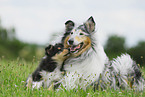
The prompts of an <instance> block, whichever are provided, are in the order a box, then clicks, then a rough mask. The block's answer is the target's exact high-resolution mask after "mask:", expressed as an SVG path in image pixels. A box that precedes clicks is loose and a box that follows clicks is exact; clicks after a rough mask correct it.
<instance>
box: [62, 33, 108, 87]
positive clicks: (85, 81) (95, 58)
mask: <svg viewBox="0 0 145 97" xmlns="http://www.w3.org/2000/svg"><path fill="white" fill-rule="evenodd" d="M93 36H94V35H93ZM93 41H94V40H93ZM95 44H96V45H94V49H95V50H96V51H94V50H93V48H92V47H91V48H90V49H89V50H87V51H85V52H84V53H83V54H82V55H81V56H79V57H77V58H71V59H68V60H66V62H65V65H64V68H65V70H66V75H65V76H64V80H63V82H62V85H63V86H64V87H65V88H66V89H73V88H78V86H80V88H83V89H86V87H87V86H88V85H90V84H92V82H95V81H97V80H98V79H99V76H100V74H101V73H102V72H103V70H104V68H105V63H107V62H108V58H107V56H106V54H105V52H104V49H103V47H102V46H101V45H100V44H99V43H98V41H96V43H95Z"/></svg>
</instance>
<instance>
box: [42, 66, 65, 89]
mask: <svg viewBox="0 0 145 97" xmlns="http://www.w3.org/2000/svg"><path fill="white" fill-rule="evenodd" d="M41 75H42V79H43V82H44V87H46V88H47V87H49V86H50V85H51V84H52V82H53V81H59V80H60V79H61V78H62V72H61V71H60V67H59V66H58V67H57V68H56V69H55V70H54V71H53V72H46V71H42V72H41Z"/></svg>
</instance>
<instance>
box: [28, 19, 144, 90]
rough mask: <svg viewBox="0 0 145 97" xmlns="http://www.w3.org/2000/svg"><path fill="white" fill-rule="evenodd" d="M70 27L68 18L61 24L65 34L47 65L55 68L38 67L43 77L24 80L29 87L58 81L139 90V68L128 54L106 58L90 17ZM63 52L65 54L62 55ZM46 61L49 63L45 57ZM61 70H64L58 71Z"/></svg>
mask: <svg viewBox="0 0 145 97" xmlns="http://www.w3.org/2000/svg"><path fill="white" fill-rule="evenodd" d="M74 26H75V24H74V23H73V21H71V20H69V21H67V22H66V23H65V33H64V35H63V37H62V39H61V43H62V44H63V50H62V51H61V53H58V52H55V53H54V54H53V56H51V57H50V58H51V59H52V60H53V61H55V62H56V64H51V63H50V64H49V65H52V67H54V66H55V65H56V66H55V68H54V69H53V70H52V71H51V72H47V68H45V69H43V70H41V76H42V79H43V80H40V81H38V80H37V82H34V79H32V77H29V80H27V81H28V82H27V83H28V84H29V82H32V83H33V85H32V88H35V87H37V88H40V87H41V86H42V84H44V86H46V87H50V86H51V85H53V84H52V83H54V84H58V83H59V84H61V86H63V87H64V88H66V89H78V88H82V89H84V90H86V89H87V87H89V86H93V88H94V89H99V88H101V89H106V88H110V89H112V88H113V89H115V90H116V89H134V90H139V91H142V90H143V89H144V86H145V82H144V78H143V77H142V73H141V71H140V68H139V66H138V65H137V64H136V63H135V61H133V60H132V59H131V57H130V55H128V54H122V55H121V56H120V57H117V58H116V59H113V60H112V61H109V59H108V57H107V55H106V54H105V52H104V49H103V46H102V45H101V44H100V42H99V40H98V34H99V33H96V32H95V21H94V19H93V17H90V18H89V19H88V20H87V21H86V22H85V23H83V24H82V25H80V26H78V27H76V28H75V27H74ZM64 49H67V50H69V52H67V51H65V50H64ZM53 52H54V51H52V53H53ZM66 54H67V57H64V55H66ZM45 59H46V58H45ZM46 60H47V61H48V62H51V61H49V59H46ZM45 65H46V63H45V64H43V65H42V66H44V67H45ZM52 67H50V68H48V70H49V69H52ZM38 69H40V68H38ZM36 71H37V69H36ZM62 71H65V73H64V74H62ZM39 73H40V72H39ZM34 74H36V73H35V72H34ZM44 82H45V83H44ZM45 84H46V85H45ZM59 88H60V86H59Z"/></svg>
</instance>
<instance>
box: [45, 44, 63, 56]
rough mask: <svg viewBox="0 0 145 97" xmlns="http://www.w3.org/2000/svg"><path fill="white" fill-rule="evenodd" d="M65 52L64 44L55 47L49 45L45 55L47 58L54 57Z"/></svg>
mask: <svg viewBox="0 0 145 97" xmlns="http://www.w3.org/2000/svg"><path fill="white" fill-rule="evenodd" d="M62 50H63V45H62V44H55V45H54V46H53V45H49V46H48V47H46V48H45V54H46V55H47V56H50V57H52V56H54V55H55V54H57V53H60V52H61V51H62Z"/></svg>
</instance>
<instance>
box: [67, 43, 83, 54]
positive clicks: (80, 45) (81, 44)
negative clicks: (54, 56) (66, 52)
mask: <svg viewBox="0 0 145 97" xmlns="http://www.w3.org/2000/svg"><path fill="white" fill-rule="evenodd" d="M83 44H84V43H83V42H81V43H80V44H78V45H72V46H71V47H70V48H69V49H70V52H71V53H77V52H78V51H79V50H80V49H81V48H82V47H83Z"/></svg>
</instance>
